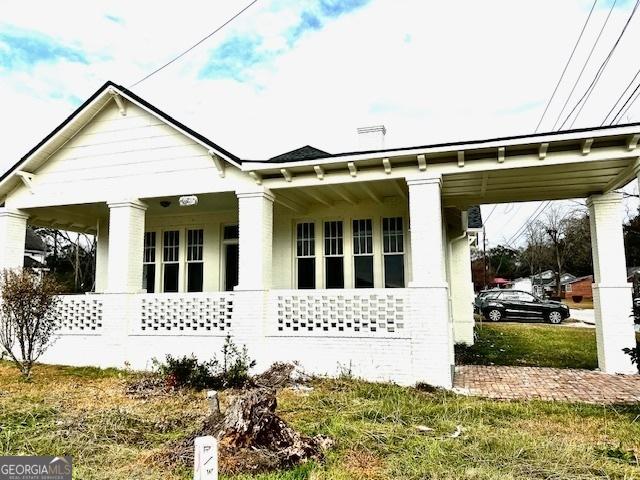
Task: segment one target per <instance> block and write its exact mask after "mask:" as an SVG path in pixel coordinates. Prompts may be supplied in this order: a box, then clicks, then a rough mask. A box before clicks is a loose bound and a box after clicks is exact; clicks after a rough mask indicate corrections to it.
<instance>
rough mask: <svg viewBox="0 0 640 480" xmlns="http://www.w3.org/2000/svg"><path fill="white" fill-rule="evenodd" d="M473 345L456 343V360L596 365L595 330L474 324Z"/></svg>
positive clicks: (516, 324)
mask: <svg viewBox="0 0 640 480" xmlns="http://www.w3.org/2000/svg"><path fill="white" fill-rule="evenodd" d="M477 332H478V340H477V342H476V344H475V345H474V346H473V347H463V346H460V345H457V346H456V363H460V364H474V365H521V366H533V367H557V368H587V369H594V368H596V367H597V366H598V354H597V352H596V331H595V329H593V328H574V327H564V326H557V325H547V324H531V323H487V322H483V323H482V324H481V326H480V324H478V327H477Z"/></svg>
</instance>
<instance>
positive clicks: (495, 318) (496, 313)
mask: <svg viewBox="0 0 640 480" xmlns="http://www.w3.org/2000/svg"><path fill="white" fill-rule="evenodd" d="M487 318H488V319H489V320H491V321H492V322H499V321H500V320H502V312H501V311H500V310H498V309H497V308H492V309H491V310H488V311H487Z"/></svg>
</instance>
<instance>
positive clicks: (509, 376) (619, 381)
mask: <svg viewBox="0 0 640 480" xmlns="http://www.w3.org/2000/svg"><path fill="white" fill-rule="evenodd" d="M454 389H455V390H456V391H457V392H458V393H462V394H466V395H474V396H478V397H487V398H496V399H503V400H531V399H539V400H559V401H565V402H587V403H635V402H640V375H609V374H606V373H601V372H595V371H591V370H577V369H565V368H538V367H496V366H482V365H460V366H457V367H456V373H455V377H454Z"/></svg>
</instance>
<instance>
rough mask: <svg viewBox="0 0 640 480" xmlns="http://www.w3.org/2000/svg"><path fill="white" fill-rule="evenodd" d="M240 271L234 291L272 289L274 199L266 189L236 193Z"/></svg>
mask: <svg viewBox="0 0 640 480" xmlns="http://www.w3.org/2000/svg"><path fill="white" fill-rule="evenodd" d="M236 195H237V197H238V224H239V230H240V238H239V251H240V254H239V255H240V270H239V272H238V287H237V288H236V290H268V289H269V288H270V287H271V271H272V269H271V256H272V251H273V249H272V245H273V200H274V197H273V195H272V194H271V192H270V191H269V190H268V189H265V188H263V189H260V190H252V191H247V192H245V191H239V192H236Z"/></svg>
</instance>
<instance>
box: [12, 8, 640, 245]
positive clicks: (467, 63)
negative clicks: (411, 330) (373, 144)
mask: <svg viewBox="0 0 640 480" xmlns="http://www.w3.org/2000/svg"><path fill="white" fill-rule="evenodd" d="M248 3H249V0H247V1H245V2H241V1H240V0H233V1H232V0H216V1H215V2H212V1H206V2H205V1H192V0H182V1H181V2H153V3H152V2H147V1H145V0H137V1H135V2H131V1H124V0H109V1H99V0H94V1H91V2H87V1H79V0H78V1H65V0H60V1H57V2H41V1H40V2H33V1H28V0H24V1H21V2H15V1H8V0H0V11H2V16H0V105H1V107H0V108H2V111H3V114H4V115H3V116H2V122H6V124H5V128H3V129H1V130H0V131H1V132H2V138H1V140H2V154H0V170H4V169H6V168H8V167H9V166H10V165H12V164H14V163H15V162H16V161H17V160H18V159H19V158H20V157H21V156H22V155H24V153H26V152H27V151H28V150H29V149H30V148H31V147H32V146H33V145H35V144H36V143H37V142H38V141H39V140H40V139H41V138H42V137H44V136H45V135H46V134H47V133H49V132H50V131H51V130H52V129H53V128H54V127H55V126H56V125H58V124H59V123H60V122H61V121H62V120H64V118H66V116H68V115H69V114H70V113H71V112H72V111H73V110H74V109H75V108H76V107H77V106H78V105H80V104H81V103H82V102H83V101H84V100H85V99H86V98H87V97H88V96H89V95H91V94H92V93H93V92H94V91H95V90H96V89H97V88H98V87H99V86H100V85H101V84H102V83H104V82H105V81H106V80H112V81H114V82H116V83H119V84H121V85H124V86H126V87H130V88H131V89H132V90H133V91H134V92H135V93H137V94H138V95H140V96H142V97H143V98H145V99H146V100H148V101H150V102H151V103H153V104H154V105H156V106H158V107H159V108H161V109H163V110H164V111H166V112H167V113H169V114H170V115H172V116H174V117H175V118H177V119H178V120H180V121H181V122H183V123H185V124H187V125H189V126H190V127H192V128H193V129H195V130H196V131H199V132H201V133H203V134H204V135H206V136H207V137H209V138H211V139H212V140H213V141H214V142H216V143H218V144H219V145H221V146H223V147H224V148H226V149H227V150H230V151H231V152H233V153H234V154H236V155H238V156H240V157H242V158H247V159H264V158H269V157H271V156H274V155H277V154H279V153H282V152H286V151H288V150H291V149H294V148H297V147H299V146H302V145H306V144H311V145H313V146H315V147H317V148H320V149H322V150H326V151H329V152H332V153H337V152H342V151H351V150H356V149H357V148H358V144H357V134H356V129H357V128H358V127H361V126H368V125H378V124H384V125H385V126H386V127H387V137H386V146H387V147H389V148H391V147H403V146H412V145H423V144H428V143H436V142H442V141H456V140H471V139H481V138H486V137H496V136H506V135H515V134H527V133H533V132H534V131H535V129H536V126H537V124H538V121H539V120H540V117H541V115H542V112H543V110H544V108H545V105H546V103H547V101H548V99H549V98H550V96H551V94H552V92H553V89H554V87H555V85H556V82H557V81H558V78H559V77H560V74H561V72H562V70H563V68H564V66H565V64H566V61H567V59H568V57H569V55H570V53H571V50H572V48H573V46H574V44H575V42H576V39H577V38H578V35H579V33H580V30H581V28H582V26H583V24H584V21H585V19H586V18H587V15H588V14H589V11H590V9H591V7H592V5H593V0H561V1H558V0H536V1H525V0H517V1H514V0H485V1H482V2H478V1H472V0H469V1H463V0H455V1H451V2H433V1H428V0H393V1H392V0H341V1H340V0H296V1H294V0H258V1H257V2H256V3H255V4H254V5H253V6H251V7H250V8H249V9H248V10H247V11H246V12H245V13H244V14H242V15H241V16H240V17H239V18H238V19H236V20H235V21H233V22H232V23H230V24H229V25H228V26H227V27H225V28H224V29H223V30H221V31H220V32H219V33H217V34H215V35H213V36H212V37H211V38H209V39H207V40H206V41H204V42H203V43H202V44H201V45H199V46H198V47H196V48H195V49H193V50H192V51H191V52H189V53H188V54H187V55H185V56H184V57H182V58H181V59H180V60H178V61H177V62H175V63H173V64H172V65H170V66H169V67H167V68H165V69H163V70H162V71H160V72H159V73H157V74H155V75H153V76H152V77H150V78H149V79H147V80H145V81H143V82H141V83H139V84H137V85H135V86H133V87H132V85H133V84H135V83H136V82H137V81H138V80H140V79H141V78H143V77H144V76H146V75H147V74H148V73H150V72H152V71H153V70H154V69H156V68H157V67H158V66H160V65H163V64H164V63H166V62H167V61H169V60H171V59H172V58H173V57H175V56H176V55H177V54H178V53H180V52H182V51H183V50H185V49H187V48H188V47H190V46H192V45H193V44H195V43H196V42H197V41H198V40H200V39H201V38H203V37H204V36H205V35H207V34H209V33H210V32H212V31H213V30H214V29H215V28H216V27H218V26H219V25H221V24H222V23H223V22H225V21H226V20H228V19H229V18H230V17H232V16H233V15H234V14H235V13H236V12H238V11H239V10H240V9H241V8H243V7H244V6H245V5H247V4H248ZM634 3H635V2H634V1H632V0H617V1H615V2H614V0H597V1H596V4H595V7H594V11H593V14H592V16H591V19H590V21H589V24H588V25H587V28H586V30H585V33H584V35H583V38H582V40H581V42H580V44H579V47H578V49H577V50H576V53H575V56H574V58H573V61H572V63H571V64H570V65H569V68H568V69H567V72H566V77H565V79H564V81H563V83H562V84H561V85H560V88H559V89H558V92H557V94H556V97H555V99H554V101H553V102H552V104H551V106H550V108H549V111H548V112H547V114H546V116H545V117H544V119H543V122H542V124H541V127H540V131H551V130H554V129H558V128H559V126H560V124H561V123H563V120H564V118H565V117H566V115H567V114H568V112H569V111H570V109H571V108H572V107H573V105H574V104H575V103H576V101H577V100H578V98H580V96H581V95H582V93H583V92H584V91H585V89H586V88H587V86H588V84H589V83H590V82H591V80H592V79H593V77H594V76H595V74H596V71H597V69H598V67H599V66H600V64H601V63H602V61H603V60H604V58H605V56H606V55H607V53H608V52H609V50H610V48H611V46H612V45H613V43H614V42H615V40H616V38H617V36H618V35H619V33H620V31H621V29H622V27H623V25H624V23H625V22H626V20H627V18H628V16H629V14H630V12H631V9H632V8H633V4H634ZM34 12H37V14H34ZM610 12H611V13H610ZM609 13H610V18H609V19H608V22H607V25H606V28H605V29H604V30H603V33H602V36H601V38H600V40H599V42H598V44H597V46H596V48H595V50H594V52H593V54H592V58H591V61H590V62H589V63H588V64H587V66H586V68H585V70H584V73H583V77H582V79H581V80H580V82H578V84H577V87H576V89H575V92H574V94H573V96H572V97H571V98H570V101H569V102H568V108H567V109H565V111H564V113H563V114H562V116H559V114H560V113H561V109H562V107H563V104H564V102H565V100H566V99H567V97H568V96H569V93H570V91H571V89H572V87H573V85H574V82H575V79H576V78H577V76H578V74H579V72H580V70H581V69H582V67H583V64H584V61H585V60H586V58H587V56H588V55H589V51H590V49H591V47H592V45H593V43H594V41H595V39H596V37H597V35H598V33H599V31H600V29H601V27H602V25H603V24H604V22H605V19H606V18H607V15H609ZM639 44H640V12H639V13H638V14H637V16H636V17H634V18H633V19H632V21H631V23H630V25H629V28H628V31H627V32H626V33H625V36H624V37H623V39H622V41H621V42H620V44H619V46H618V49H617V50H616V52H615V54H614V55H613V57H612V58H611V60H610V62H609V64H608V65H607V68H606V70H604V72H603V74H602V76H601V78H600V81H599V83H598V85H597V87H596V89H595V90H594V92H593V95H592V96H591V97H590V98H589V101H588V102H587V103H586V106H585V107H584V109H583V110H582V111H581V113H580V116H579V117H578V118H577V119H576V120H575V122H573V121H572V120H570V121H568V122H566V123H565V126H564V128H569V127H570V126H571V125H572V123H573V127H587V126H598V125H600V124H601V123H602V122H603V121H604V118H605V115H606V113H607V112H608V111H609V110H610V108H611V107H612V105H613V103H614V102H615V101H616V99H617V98H618V96H619V95H620V94H621V93H622V90H623V89H624V87H625V86H626V85H627V83H628V82H629V81H630V80H631V78H632V77H633V76H634V74H635V72H636V71H637V69H638V68H640V58H639V57H638V55H637V45H639ZM634 47H635V51H634ZM557 118H560V121H558V122H556V119H557ZM632 121H640V101H638V102H637V103H636V104H635V105H634V106H633V107H632V108H631V109H630V110H629V112H628V113H627V115H626V116H625V118H624V119H623V122H632ZM554 125H555V126H554ZM628 189H629V191H633V190H634V189H635V191H636V192H637V186H635V185H630V186H629V187H628ZM578 203H579V202H578ZM562 205H563V206H562V208H566V209H568V210H571V209H575V208H578V209H580V208H582V207H580V205H578V204H577V203H575V202H564V203H563V204H562ZM536 208H538V204H537V203H527V204H506V205H499V206H497V207H495V208H494V206H492V205H486V206H483V214H484V216H485V218H487V217H488V221H487V238H488V241H489V244H490V245H495V244H498V243H503V242H505V241H508V240H510V239H512V237H514V234H517V232H518V230H519V229H520V227H521V226H522V225H523V224H524V223H526V222H527V220H528V219H529V218H530V216H531V214H532V213H533V212H534V211H536V210H535V209H536ZM625 208H626V210H627V211H629V212H632V211H634V210H635V209H637V204H636V203H635V202H628V203H627V204H626V205H625ZM489 215H490V216H489ZM521 240H522V239H521V238H516V239H515V240H512V242H513V243H515V244H517V243H518V242H519V241H521Z"/></svg>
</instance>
